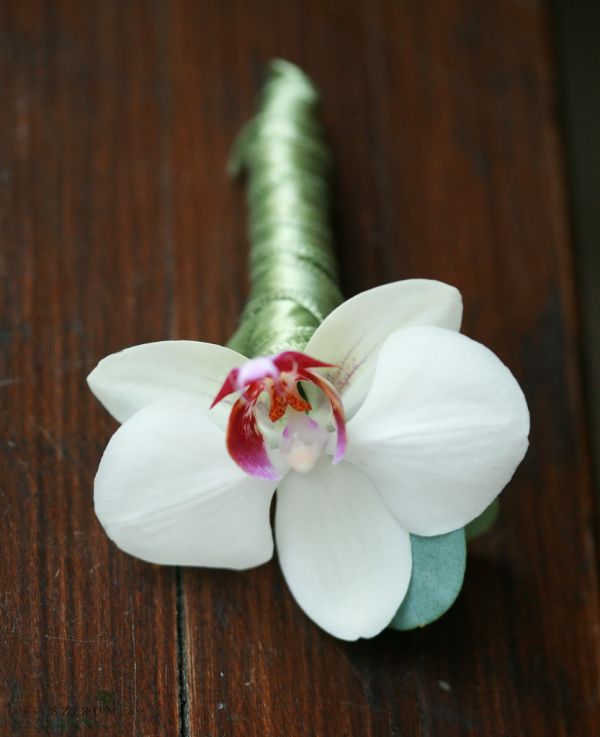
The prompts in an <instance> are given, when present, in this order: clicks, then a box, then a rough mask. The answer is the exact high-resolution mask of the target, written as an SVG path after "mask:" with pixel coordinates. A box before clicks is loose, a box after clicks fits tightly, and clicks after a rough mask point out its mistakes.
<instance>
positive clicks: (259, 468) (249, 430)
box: [211, 351, 346, 480]
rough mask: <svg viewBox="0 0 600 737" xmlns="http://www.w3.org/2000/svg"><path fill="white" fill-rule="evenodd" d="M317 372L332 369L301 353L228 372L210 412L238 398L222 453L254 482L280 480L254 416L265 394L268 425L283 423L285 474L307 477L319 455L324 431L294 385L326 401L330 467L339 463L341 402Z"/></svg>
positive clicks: (287, 353) (281, 355)
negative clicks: (332, 432) (331, 427)
mask: <svg viewBox="0 0 600 737" xmlns="http://www.w3.org/2000/svg"><path fill="white" fill-rule="evenodd" d="M319 368H333V366H332V364H328V363H324V362H322V361H319V360H318V359H315V358H311V357H310V356H307V355H306V354H304V353H300V352H297V351H285V352H283V353H279V354H277V355H275V356H260V357H258V358H254V359H251V360H250V361H247V362H246V363H245V364H243V365H242V366H240V367H238V368H235V369H233V370H232V371H230V372H229V374H228V375H227V377H226V378H225V381H224V382H223V385H222V386H221V388H220V390H219V392H218V393H217V395H216V397H215V399H214V401H213V403H212V405H211V408H212V407H214V406H215V405H216V404H217V403H218V402H220V401H221V400H222V399H224V398H225V397H227V396H229V395H230V394H233V393H234V392H241V394H240V396H239V397H238V399H237V400H236V401H235V403H234V405H233V408H232V410H231V414H230V415H229V423H228V426H227V449H228V451H229V454H230V455H231V457H232V459H233V460H234V461H235V462H236V463H237V464H238V466H240V468H242V469H243V470H244V471H246V472H247V473H249V474H251V475H252V476H257V477H258V478H264V479H271V480H272V479H278V478H280V474H279V473H278V472H277V471H276V469H275V468H274V466H273V464H272V462H271V460H270V458H269V455H268V453H267V449H266V445H265V440H264V437H263V434H262V432H261V431H260V428H259V425H258V421H257V416H256V414H257V403H258V401H259V398H260V397H261V395H263V394H264V393H267V394H268V396H269V401H270V409H269V420H270V421H271V422H273V423H275V422H277V421H278V420H280V419H281V418H282V417H284V415H285V416H286V417H287V420H288V421H287V425H286V428H285V430H284V431H283V434H282V437H281V444H280V450H281V452H282V455H283V457H284V458H285V459H286V460H287V462H288V464H289V466H290V468H292V469H293V470H297V471H299V472H300V473H306V472H308V471H309V470H310V469H311V468H312V467H313V466H314V464H315V463H316V461H317V459H318V458H319V457H320V456H321V455H322V453H323V451H324V448H325V446H326V440H327V431H326V430H324V429H323V428H322V427H321V426H320V425H319V424H318V423H316V422H315V421H314V420H313V419H312V418H310V417H308V416H307V414H306V413H309V412H310V411H311V410H312V406H311V404H310V403H309V402H308V401H307V400H306V399H305V398H304V396H302V395H301V394H300V391H299V388H298V385H299V383H300V382H301V381H303V382H309V383H311V384H314V385H315V386H316V387H317V388H318V389H320V390H321V391H322V392H323V394H324V395H325V396H326V398H327V399H328V401H329V403H330V405H331V410H332V414H333V418H334V423H335V426H336V434H337V442H336V450H335V454H334V457H333V463H334V464H336V463H338V462H339V461H340V460H341V459H342V458H343V456H344V453H345V450H346V422H345V417H344V410H343V406H342V401H341V397H340V396H339V394H338V392H337V390H336V389H335V387H334V386H333V384H331V382H329V381H328V380H327V379H325V378H324V377H323V376H321V375H320V374H318V373H316V372H315V371H314V369H319ZM301 418H304V419H301ZM323 433H324V435H323Z"/></svg>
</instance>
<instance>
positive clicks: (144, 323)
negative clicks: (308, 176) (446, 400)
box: [0, 0, 600, 737]
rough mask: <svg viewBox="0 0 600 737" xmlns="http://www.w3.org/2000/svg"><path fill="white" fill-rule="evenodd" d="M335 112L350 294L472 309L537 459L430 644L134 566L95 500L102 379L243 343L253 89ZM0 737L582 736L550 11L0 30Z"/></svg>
mask: <svg viewBox="0 0 600 737" xmlns="http://www.w3.org/2000/svg"><path fill="white" fill-rule="evenodd" d="M274 56H283V57H286V58H288V59H290V60H292V61H295V62H297V63H300V64H301V65H302V66H303V67H304V68H305V69H306V70H307V71H308V72H309V74H311V75H312V76H313V78H314V79H315V81H316V82H317V83H318V85H319V86H320V88H321V90H322V92H323V95H324V100H325V104H324V108H325V111H324V112H325V119H326V124H327V130H328V135H329V138H330V140H331V142H332V145H333V148H334V150H335V155H336V159H337V171H338V180H337V203H338V221H339V252H340V261H341V265H342V273H343V286H344V289H345V292H346V294H347V295H348V296H350V295H352V294H354V293H356V292H358V291H360V290H363V289H365V288H368V287H372V286H374V285H377V284H380V283H383V282H386V281H391V280H394V279H399V278H405V277H413V276H423V277H434V278H437V279H442V280H444V281H447V282H450V283H452V284H455V285H456V286H458V287H459V288H460V289H461V291H462V292H463V295H464V298H465V304H466V315H465V324H464V330H465V332H466V333H467V334H469V335H471V336H472V337H474V338H476V339H478V340H480V341H482V342H484V343H486V344H487V345H489V346H490V347H491V348H492V349H493V350H494V351H495V352H496V353H497V354H498V355H499V356H500V357H501V358H502V359H503V360H504V361H506V362H507V363H508V364H509V366H511V368H512V369H513V371H514V373H515V374H516V376H517V378H518V379H519V381H520V382H521V383H522V385H523V387H524V389H525V392H526V394H527V397H528V399H529V403H530V408H531V411H532V447H531V449H530V451H529V454H528V456H527V458H526V460H525V462H524V463H523V465H522V466H521V468H520V469H519V471H518V472H517V475H516V477H515V479H514V481H513V483H512V484H511V486H510V488H509V489H508V490H507V492H506V493H505V495H504V497H503V498H504V502H503V506H502V514H501V519H500V522H499V524H498V525H497V527H496V528H495V530H494V531H493V532H492V533H491V534H489V535H488V536H486V537H485V538H483V539H482V540H480V541H478V542H477V543H476V544H474V545H473V546H472V547H471V551H470V557H469V563H468V573H467V577H466V582H465V586H464V590H463V592H462V594H461V596H460V598H459V600H458V602H457V604H456V605H455V607H454V608H453V609H452V610H451V612H450V613H449V614H448V615H446V617H445V618H444V619H443V620H441V621H440V622H438V623H437V624H434V625H432V626H430V627H428V628H426V629H424V630H422V631H418V632H413V633H408V634H407V633H404V634H402V633H393V632H389V633H384V634H383V635H381V636H380V637H378V638H376V639H375V640H372V641H361V642H359V643H354V644H349V643H344V642H340V641H337V640H334V639H333V638H331V637H329V636H327V635H325V634H324V633H323V632H321V631H320V630H318V629H317V628H316V626H315V625H313V624H312V623H311V622H310V621H309V620H308V619H306V618H305V617H304V615H303V614H302V612H301V611H300V610H299V609H298V607H297V606H296V605H295V603H294V602H293V601H292V599H291V597H290V595H289V593H288V592H287V590H286V588H285V585H284V583H283V580H282V577H281V575H280V572H279V570H278V567H277V563H276V561H273V562H271V563H269V564H268V565H266V566H263V567H261V568H259V569H256V570H254V571H250V572H247V573H243V574H237V573H230V572H221V571H203V570H181V571H176V570H174V569H171V568H160V567H157V566H152V565H147V564H144V563H141V562H139V561H137V560H135V559H133V558H131V557H128V556H126V555H124V554H122V553H121V552H120V551H119V550H117V549H116V548H115V547H114V546H113V545H112V544H111V543H109V542H108V541H107V539H106V537H105V535H104V533H103V531H102V529H101V528H100V526H99V524H98V522H97V521H96V519H95V516H94V512H93V503H92V482H93V477H94V474H95V470H96V467H97V464H98V461H99V458H100V455H101V453H102V450H103V448H104V446H105V444H106V442H107V440H108V438H109V437H110V435H111V433H112V432H113V431H114V429H115V423H114V422H113V421H112V420H111V419H110V418H109V417H108V415H107V414H106V412H105V411H104V410H103V409H102V408H101V407H100V405H99V404H98V403H97V402H96V401H95V400H94V398H93V397H92V396H91V394H90V393H89V392H88V390H87V388H86V384H85V376H86V374H87V373H88V372H89V370H90V369H91V368H93V366H94V365H95V364H96V362H97V361H98V360H99V359H100V358H101V357H103V356H104V355H106V354H107V353H110V352H113V351H115V350H118V349H120V348H123V347H125V346H128V345H132V344H136V343H142V342H145V341H150V340H159V339H164V338H169V337H170V338H192V339H203V340H209V341H214V342H223V341H224V340H225V339H226V338H227V337H228V336H229V334H230V333H231V332H232V331H233V329H234V327H235V323H236V319H237V316H238V314H239V312H240V309H241V307H242V305H243V302H244V294H245V291H246V278H245V272H246V267H245V263H246V262H245V259H246V240H245V207H244V196H243V190H241V189H240V188H239V187H236V186H234V185H233V184H232V183H231V182H230V181H228V180H227V178H226V176H225V174H224V167H225V163H226V159H227V154H228V151H229V148H230V146H231V142H232V139H233V137H234V136H235V134H236V132H237V131H238V129H239V128H240V126H241V125H242V124H243V123H244V122H245V121H246V120H247V119H248V117H249V116H250V114H251V112H252V110H253V104H254V95H255V91H256V89H257V86H258V84H259V80H260V74H261V70H263V69H264V65H265V63H266V62H267V61H268V60H269V59H271V58H272V57H274ZM0 74H1V93H0V94H1V101H0V102H1V104H0V218H1V221H0V239H1V240H0V243H1V246H0V249H1V262H0V263H1V272H0V273H1V283H2V292H1V294H0V299H1V322H0V346H1V354H0V356H1V362H0V367H1V368H0V391H1V393H2V405H1V407H2V433H1V436H0V448H1V451H2V452H1V454H0V464H1V465H0V648H1V659H0V735H1V736H2V737H4V735H7V737H9V736H10V737H11V736H12V735H18V736H20V735H35V734H48V735H90V737H95V736H96V735H114V736H115V737H129V736H131V737H172V736H176V735H177V736H178V737H233V736H236V737H237V736H240V737H241V736H242V735H243V736H244V737H411V736H419V737H441V735H443V736H444V737H455V736H456V737H458V736H460V737H466V736H467V735H469V736H471V735H472V736H473V737H519V736H520V735H527V736H528V737H548V736H552V737H554V736H561V737H562V736H564V737H592V735H594V734H598V733H600V714H599V704H600V702H599V670H600V668H599V665H600V655H599V653H600V647H599V645H600V643H599V638H600V616H599V608H598V585H597V584H598V581H597V567H596V566H597V556H596V548H595V538H594V524H593V521H594V517H593V498H592V492H591V482H590V459H589V456H588V454H587V450H586V448H587V441H588V438H587V431H586V425H585V417H584V412H583V404H582V398H581V393H580V368H579V365H578V360H577V356H578V350H579V344H578V332H577V331H578V327H577V316H576V310H577V304H576V289H575V285H574V281H573V275H572V264H571V243H570V239H569V217H568V206H567V196H566V191H567V190H566V182H565V170H564V166H563V155H562V146H561V130H560V128H559V126H558V117H557V107H556V102H557V99H556V82H555V59H554V54H553V40H552V35H551V32H550V24H549V13H548V9H547V7H546V6H545V5H544V4H542V3H539V2H535V1H534V0H531V1H529V2H525V1H519V2H517V1H516V0H513V1H512V2H509V1H508V0H502V1H501V2H494V1H493V0H485V1H481V2H474V1H472V0H449V1H448V2H441V1H440V2H433V3H425V2H416V1H414V2H408V1H404V2H393V1H392V0H375V1H373V0H365V2H363V3H362V4H361V3H359V2H334V1H333V0H330V1H324V0H307V1H305V2H300V1H299V0H298V1H297V2H285V3H279V2H267V0H256V1H254V2H250V3H245V2H233V1H225V2H220V1H217V0H213V1H211V2H208V1H205V0H200V1H193V0H189V2H184V0H173V1H172V2H170V3H169V2H167V1H166V0H156V1H151V0H148V1H147V2H146V1H144V0H138V1H133V0H114V1H113V0H102V1H100V0H98V1H95V2H92V1H90V2H83V1H78V0H46V1H43V0H39V1H37V2H36V1H35V0H14V1H13V0H5V2H3V3H2V4H0Z"/></svg>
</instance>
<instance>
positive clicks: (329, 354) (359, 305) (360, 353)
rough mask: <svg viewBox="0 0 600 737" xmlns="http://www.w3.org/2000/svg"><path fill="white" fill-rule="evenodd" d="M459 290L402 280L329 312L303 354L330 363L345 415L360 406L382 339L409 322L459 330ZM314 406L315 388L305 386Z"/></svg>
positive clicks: (372, 290)
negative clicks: (334, 367) (334, 366)
mask: <svg viewBox="0 0 600 737" xmlns="http://www.w3.org/2000/svg"><path fill="white" fill-rule="evenodd" d="M461 318H462V300H461V296H460V292H458V290H457V289H455V288H454V287H451V286H449V285H448V284H443V283H442V282H439V281H433V280H429V279H407V280H406V281H399V282H394V283H392V284H385V285H384V286H381V287H376V288H375V289H369V290H368V291H366V292H362V293H361V294H357V295H356V296H355V297H352V299H349V300H347V301H346V302H344V303H343V304H341V305H340V306H339V307H338V308H337V309H335V310H334V311H333V312H332V313H330V314H329V315H328V316H327V317H326V318H325V320H324V321H323V323H322V324H321V325H320V326H319V327H318V328H317V329H316V331H315V333H314V334H313V336H312V337H311V339H310V340H309V341H308V345H307V346H306V349H305V350H306V353H308V354H309V355H313V356H319V357H320V358H322V359H323V360H326V361H328V362H330V363H331V364H335V365H336V366H337V367H338V368H336V369H334V370H333V371H332V372H331V373H330V374H329V378H330V380H331V381H332V382H333V384H334V385H335V387H336V389H337V390H338V391H339V392H340V394H341V395H342V398H343V401H344V409H345V412H346V419H347V420H348V419H350V417H352V416H353V415H354V413H355V412H356V411H357V409H358V408H359V407H360V405H361V404H362V402H363V400H364V398H365V397H366V395H367V392H368V389H369V387H370V385H371V381H372V379H373V374H374V371H375V365H376V362H377V356H378V353H379V350H380V348H381V346H382V345H383V343H384V341H385V340H386V338H387V337H388V336H389V335H390V334H391V333H393V332H394V331H396V330H398V329H399V328H404V327H408V326H412V325H434V326H438V327H442V328H448V329H450V330H459V329H460V322H461ZM307 391H308V394H309V400H310V401H311V403H312V404H313V406H316V403H317V402H318V400H317V398H316V397H315V392H314V391H311V389H310V387H309V388H307Z"/></svg>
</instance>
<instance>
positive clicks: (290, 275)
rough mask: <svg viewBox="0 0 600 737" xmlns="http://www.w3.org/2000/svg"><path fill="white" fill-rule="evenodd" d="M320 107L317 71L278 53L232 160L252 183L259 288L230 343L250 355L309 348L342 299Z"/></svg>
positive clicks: (254, 272)
mask: <svg viewBox="0 0 600 737" xmlns="http://www.w3.org/2000/svg"><path fill="white" fill-rule="evenodd" d="M318 109H319V95H318V92H317V90H316V89H315V87H314V85H313V84H312V82H311V81H310V79H309V78H308V77H307V76H306V75H305V74H304V73H303V72H302V71H301V70H300V69H298V67H296V66H294V65H293V64H290V63H289V62H286V61H283V60H276V61H274V62H272V63H271V65H270V69H269V75H268V78H267V81H266V84H265V86H264V88H263V90H262V93H261V96H260V101H259V107H258V112H257V114H256V116H255V117H254V118H253V119H252V120H251V121H250V122H249V123H248V124H247V125H246V126H245V128H244V129H243V130H242V131H241V133H240V135H239V136H238V139H237V141H236V143H235V147H234V151H233V155H232V158H231V161H230V165H229V168H230V172H231V173H232V174H233V175H239V174H242V173H244V174H245V175H246V178H247V183H248V206H249V234H250V244H251V247H250V283H251V291H250V296H249V300H248V303H247V305H246V308H245V310H244V312H243V314H242V317H241V320H240V326H239V328H238V330H237V331H236V333H235V334H234V335H233V337H232V338H231V340H230V341H229V343H228V345H229V346H230V347H231V348H234V349H235V350H237V351H239V352H240V353H243V354H244V355H246V356H257V355H267V354H275V353H279V352H281V351H284V350H288V349H293V350H302V349H303V348H304V347H305V345H306V343H307V342H308V339H309V338H310V336H311V335H312V333H313V332H314V331H315V329H316V328H317V327H318V326H319V324H320V323H321V322H322V321H323V319H324V318H325V317H326V315H327V314H328V313H329V312H331V310H333V309H334V308H335V307H337V305H339V304H340V302H341V301H342V294H341V291H340V288H339V284H338V275H337V265H336V261H335V256H334V251H333V234H332V229H331V224H330V206H331V201H330V176H331V169H332V161H331V154H330V151H329V149H328V147H327V145H326V143H325V141H324V137H323V131H322V127H321V124H320V121H319V116H318Z"/></svg>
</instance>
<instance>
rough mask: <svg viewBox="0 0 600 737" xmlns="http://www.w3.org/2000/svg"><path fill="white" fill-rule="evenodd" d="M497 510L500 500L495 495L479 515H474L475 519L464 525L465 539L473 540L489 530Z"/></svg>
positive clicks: (495, 518) (498, 510)
mask: <svg viewBox="0 0 600 737" xmlns="http://www.w3.org/2000/svg"><path fill="white" fill-rule="evenodd" d="M499 512H500V501H499V500H498V497H496V498H495V499H494V501H493V502H492V503H491V504H490V506H489V507H486V508H485V509H484V510H483V512H482V513H481V514H480V515H479V517H475V519H474V520H473V521H472V522H469V524H468V525H467V526H466V527H465V534H466V536H467V540H473V539H474V538H476V537H479V535H483V534H484V533H485V532H487V531H488V530H490V529H491V528H492V526H493V524H494V522H495V521H496V520H497V518H498V513H499Z"/></svg>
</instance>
